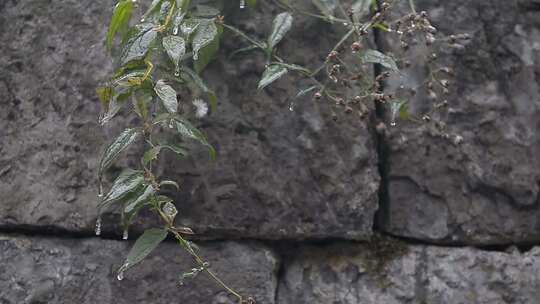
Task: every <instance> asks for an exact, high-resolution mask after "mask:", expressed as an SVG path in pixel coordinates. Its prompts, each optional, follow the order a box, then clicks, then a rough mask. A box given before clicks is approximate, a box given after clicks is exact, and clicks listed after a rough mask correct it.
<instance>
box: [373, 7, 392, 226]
mask: <svg viewBox="0 0 540 304" xmlns="http://www.w3.org/2000/svg"><path fill="white" fill-rule="evenodd" d="M380 5H381V3H380V1H377V6H378V8H379V9H380ZM373 40H374V42H375V46H376V48H377V50H378V51H381V52H384V48H383V43H382V40H381V32H380V30H378V29H377V28H374V29H373ZM373 72H374V75H373V77H374V78H375V77H377V75H379V74H381V73H382V67H381V65H379V64H375V65H374V66H373ZM374 80H375V79H374ZM382 90H384V83H382V87H381V91H382ZM374 103H375V117H376V118H375V124H379V123H383V122H384V118H385V108H384V105H383V104H382V103H380V102H376V101H375V102H374ZM375 134H376V145H377V147H376V148H377V156H378V164H377V166H378V170H379V176H380V182H379V193H378V194H379V208H378V210H377V212H376V213H375V217H374V220H373V231H376V232H381V233H383V232H382V231H383V229H382V227H381V225H382V224H383V223H384V222H386V221H387V220H388V218H387V216H388V204H389V192H388V173H389V157H388V156H389V146H388V142H387V141H386V137H385V136H386V134H385V132H375Z"/></svg>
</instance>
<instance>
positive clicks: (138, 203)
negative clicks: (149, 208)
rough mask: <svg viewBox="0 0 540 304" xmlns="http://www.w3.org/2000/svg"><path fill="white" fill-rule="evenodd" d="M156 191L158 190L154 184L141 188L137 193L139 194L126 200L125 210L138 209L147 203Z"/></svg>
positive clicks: (128, 211) (127, 211) (129, 211)
mask: <svg viewBox="0 0 540 304" xmlns="http://www.w3.org/2000/svg"><path fill="white" fill-rule="evenodd" d="M155 193H156V190H155V189H154V187H153V186H152V185H148V186H146V188H144V189H141V191H140V192H139V193H137V195H136V196H134V197H133V199H132V200H130V201H128V202H126V204H125V207H124V212H126V213H131V212H133V211H136V210H137V209H139V208H140V207H142V206H143V205H144V204H146V203H147V202H148V201H149V200H150V198H151V197H152V196H153V195H154V194H155Z"/></svg>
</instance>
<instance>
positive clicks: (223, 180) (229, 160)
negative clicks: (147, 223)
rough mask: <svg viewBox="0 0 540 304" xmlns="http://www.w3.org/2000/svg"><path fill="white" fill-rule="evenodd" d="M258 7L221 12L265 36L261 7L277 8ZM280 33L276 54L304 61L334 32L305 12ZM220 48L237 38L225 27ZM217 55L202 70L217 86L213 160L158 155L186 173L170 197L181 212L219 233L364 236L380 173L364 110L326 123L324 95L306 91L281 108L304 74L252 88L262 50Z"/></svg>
mask: <svg viewBox="0 0 540 304" xmlns="http://www.w3.org/2000/svg"><path fill="white" fill-rule="evenodd" d="M258 10H259V11H257V12H253V11H250V10H246V11H242V12H240V14H238V15H233V16H231V17H230V18H229V20H237V22H238V23H239V24H238V27H239V28H241V29H242V30H244V31H246V32H248V33H250V34H251V35H254V36H256V37H257V36H258V37H262V38H261V39H264V37H265V36H266V35H267V34H265V33H269V32H270V25H271V21H272V18H271V17H270V16H272V15H275V14H277V13H278V12H279V11H278V10H275V8H274V9H273V7H272V5H269V4H268V3H264V2H262V3H261V5H260V7H259V8H258ZM253 20H258V21H257V22H253ZM321 31H326V32H325V33H324V35H321ZM321 36H322V37H321ZM288 37H289V39H287V40H285V41H284V42H283V43H282V44H280V47H279V50H280V54H284V55H283V56H284V57H285V58H289V60H290V61H291V62H294V63H299V64H307V65H308V66H312V67H315V66H316V65H318V64H320V63H321V62H322V61H323V60H324V58H325V56H326V53H325V52H327V51H328V50H329V49H331V48H332V46H333V44H335V43H336V42H337V41H339V36H338V35H337V34H336V33H333V32H332V31H330V30H329V29H328V27H327V26H326V25H324V24H321V23H320V22H318V21H316V20H312V19H310V20H304V19H298V20H297V21H296V23H295V24H294V27H293V30H292V32H291V33H290V35H289V36H288ZM313 45H317V48H318V50H316V51H315V52H314V51H313V48H312V46H313ZM225 48H226V49H227V50H234V49H237V48H239V44H238V40H236V38H233V37H230V38H229V41H228V42H226V44H225ZM229 53H230V51H229ZM225 54H227V52H225ZM221 59H222V60H220V63H221V64H220V63H216V64H214V66H213V67H212V69H210V70H209V71H207V72H206V73H205V74H206V76H208V78H209V79H210V81H211V83H212V84H213V85H214V87H215V88H216V93H217V95H218V96H219V100H220V102H219V107H218V113H216V115H213V116H211V117H210V118H208V119H206V120H204V122H203V126H204V130H205V131H206V133H207V134H208V135H209V137H210V141H211V142H212V143H214V144H215V145H216V148H217V151H218V155H219V156H218V159H217V161H216V162H215V163H214V164H210V165H209V164H208V162H207V160H205V158H204V157H203V158H195V159H191V160H190V161H189V162H174V161H173V160H172V157H171V160H167V161H166V163H167V166H168V168H169V169H168V170H167V171H165V172H166V173H165V175H167V172H173V173H171V175H172V176H175V174H177V173H178V172H182V173H183V174H184V175H185V178H183V179H182V176H180V178H181V179H182V180H183V182H184V183H186V185H187V187H185V191H183V192H181V193H180V195H179V196H178V200H177V201H178V202H179V203H180V204H179V207H180V209H182V210H184V211H185V213H181V214H180V217H181V219H182V220H183V221H184V222H185V223H187V224H188V225H189V226H190V227H193V228H195V230H196V231H199V232H205V231H208V232H209V233H211V234H217V235H225V236H227V237H238V236H241V237H260V236H262V237H265V238H267V237H269V238H273V239H275V238H325V237H339V238H352V239H365V238H366V237H368V236H369V235H370V234H371V229H372V225H373V216H374V212H375V211H376V209H377V200H378V197H377V190H378V182H379V176H378V172H377V156H376V150H375V145H374V141H373V135H372V134H370V132H369V130H368V127H367V125H368V120H367V119H366V120H364V121H362V120H359V119H353V118H351V119H348V118H347V119H346V118H345V117H344V118H343V120H341V121H339V122H337V123H335V122H333V121H332V118H331V111H330V107H329V106H328V104H327V103H322V102H321V103H318V104H317V103H315V102H313V101H312V100H311V96H307V97H305V98H302V99H300V100H297V101H296V102H295V104H294V111H290V110H289V106H290V102H291V100H292V97H294V96H295V95H296V94H297V92H298V91H299V90H300V89H301V88H305V87H307V86H308V85H307V84H303V86H299V84H302V82H299V81H298V79H296V78H294V77H289V78H287V79H283V80H280V81H278V82H277V83H275V84H273V85H272V86H271V87H270V88H269V89H267V90H264V91H257V90H256V87H257V82H258V80H259V77H260V74H261V72H262V71H263V70H264V62H265V60H264V58H263V56H262V54H260V53H259V54H248V55H239V56H237V57H234V58H233V59H232V61H230V62H228V63H224V61H226V60H227V59H226V58H225V57H222V58H221ZM193 174H198V176H193Z"/></svg>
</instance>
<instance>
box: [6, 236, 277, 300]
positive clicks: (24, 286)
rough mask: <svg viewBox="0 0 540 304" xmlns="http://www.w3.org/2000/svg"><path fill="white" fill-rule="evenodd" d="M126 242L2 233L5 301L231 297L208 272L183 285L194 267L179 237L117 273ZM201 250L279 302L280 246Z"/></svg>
mask: <svg viewBox="0 0 540 304" xmlns="http://www.w3.org/2000/svg"><path fill="white" fill-rule="evenodd" d="M129 246H130V244H128V243H127V242H119V241H111V240H102V239H97V238H93V239H57V238H45V237H39V238H36V237H18V236H15V235H1V236H0V303H2V304H30V303H32V304H38V303H51V304H52V303H59V304H60V303H62V304H65V303H81V304H82V303H88V304H94V303H103V304H105V303H107V304H109V303H111V304H112V303H117V304H124V303H126V304H127V303H153V304H159V303H163V304H165V303H167V304H171V303H186V304H188V303H194V304H195V303H197V304H199V303H216V304H217V303H222V304H226V303H230V304H233V303H234V304H236V303H237V301H234V297H233V298H230V297H228V296H227V294H226V293H225V292H224V291H222V290H221V289H220V288H219V287H218V286H217V285H216V284H215V283H214V282H213V281H210V279H209V277H207V275H206V274H200V275H199V276H197V277H196V278H195V279H193V280H190V281H187V282H186V284H185V285H184V286H179V285H178V281H179V277H180V275H181V274H182V273H183V272H184V271H189V269H191V268H192V267H194V265H193V262H192V260H191V258H190V257H189V256H186V255H185V254H183V253H182V252H183V251H182V249H180V247H178V245H176V244H174V243H162V244H161V245H160V246H159V247H158V249H157V251H156V252H154V253H152V254H151V255H150V256H149V257H148V258H147V259H146V260H145V261H144V262H142V263H141V264H140V265H138V266H135V267H133V268H132V269H130V270H128V271H127V272H126V273H125V278H124V279H123V280H122V281H118V280H117V279H116V269H117V268H118V267H119V266H120V265H121V264H122V263H123V259H124V257H125V256H126V255H127V252H128V251H129ZM200 249H201V252H202V255H203V256H204V257H206V259H207V260H208V261H209V262H210V264H211V268H212V269H213V270H214V271H215V272H216V273H219V274H220V276H221V278H222V279H223V280H224V281H225V282H228V283H229V284H230V285H231V286H232V287H234V288H237V289H238V290H239V291H240V292H241V293H242V294H247V295H251V296H253V297H254V298H255V300H256V301H257V303H264V304H266V303H269V304H270V303H275V302H274V296H275V288H276V277H275V272H276V266H277V260H276V257H275V256H274V254H273V253H272V252H271V251H270V250H269V249H267V248H265V247H263V246H259V245H257V244H253V243H244V244H242V243H235V242H215V243H211V244H200Z"/></svg>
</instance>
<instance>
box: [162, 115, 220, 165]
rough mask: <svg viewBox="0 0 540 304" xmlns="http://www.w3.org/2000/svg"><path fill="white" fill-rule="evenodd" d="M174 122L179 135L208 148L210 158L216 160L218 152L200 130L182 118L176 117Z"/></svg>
mask: <svg viewBox="0 0 540 304" xmlns="http://www.w3.org/2000/svg"><path fill="white" fill-rule="evenodd" d="M172 122H173V124H174V126H175V128H176V130H177V132H178V134H180V135H182V136H183V137H187V138H191V139H194V140H196V141H198V142H199V143H201V144H202V145H204V146H206V147H207V148H208V150H209V153H210V158H212V159H215V158H216V150H214V148H213V147H212V146H211V145H210V143H209V142H208V140H207V139H206V136H204V134H203V133H202V132H201V131H200V130H199V129H197V128H195V127H194V126H193V125H192V124H191V123H190V122H189V121H187V120H186V119H184V118H182V117H180V116H175V117H174V118H173V119H172Z"/></svg>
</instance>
